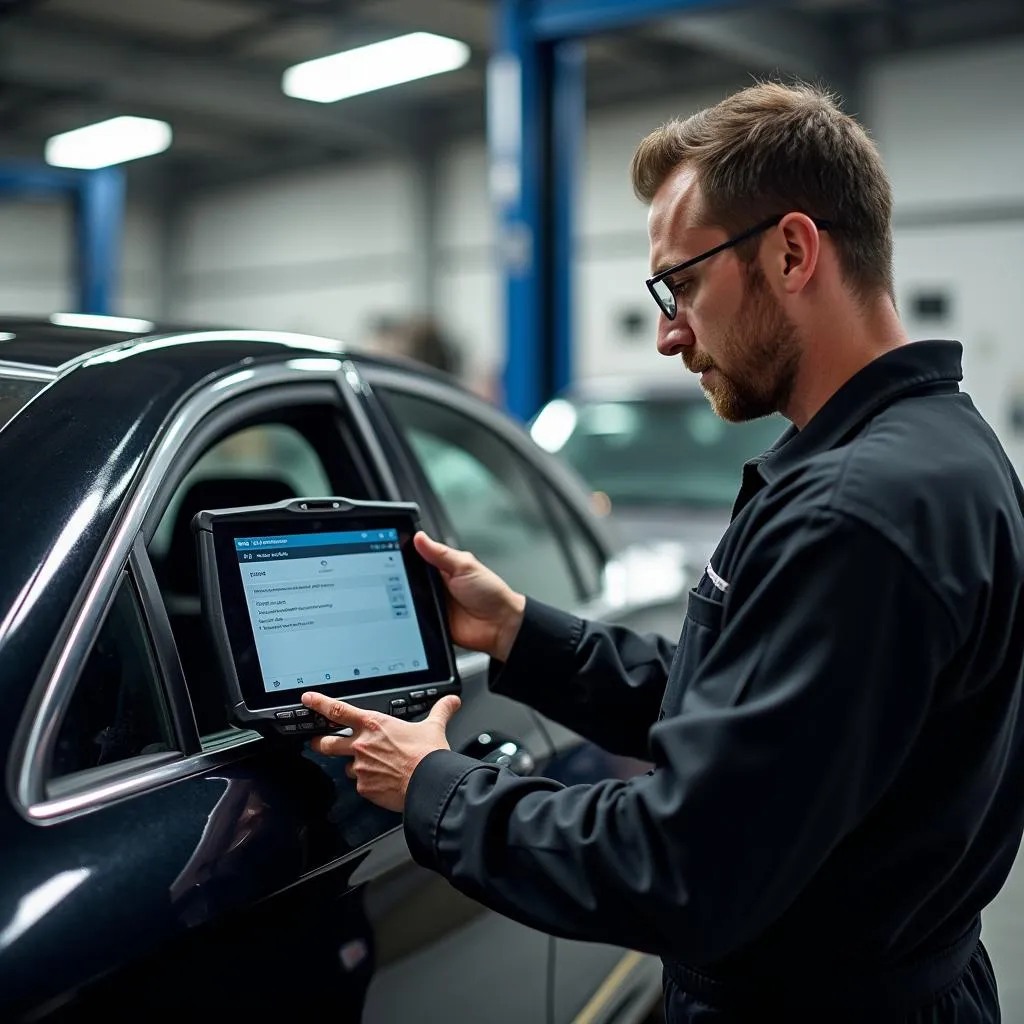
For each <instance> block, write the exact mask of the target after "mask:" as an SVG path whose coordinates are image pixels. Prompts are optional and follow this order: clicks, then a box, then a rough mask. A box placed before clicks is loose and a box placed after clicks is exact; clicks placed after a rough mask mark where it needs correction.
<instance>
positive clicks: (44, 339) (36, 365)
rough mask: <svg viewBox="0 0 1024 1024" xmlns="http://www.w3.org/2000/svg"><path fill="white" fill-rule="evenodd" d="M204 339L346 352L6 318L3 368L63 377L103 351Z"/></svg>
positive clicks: (302, 341)
mask: <svg viewBox="0 0 1024 1024" xmlns="http://www.w3.org/2000/svg"><path fill="white" fill-rule="evenodd" d="M203 335H210V336H211V340H217V341H223V340H224V339H225V338H226V337H228V336H235V337H237V338H238V339H239V340H240V341H250V342H264V343H265V342H274V341H276V342H278V343H279V344H280V343H282V342H286V343H287V344H288V346H289V347H292V348H294V347H306V348H309V349H310V350H314V351H319V352H323V351H325V350H329V351H331V353H332V354H334V355H342V354H344V353H345V346H344V345H343V344H342V343H341V342H340V341H327V340H326V339H323V338H315V337H313V336H309V335H296V334H291V333H288V332H273V331H270V332H267V331H252V330H244V329H232V328H230V327H228V328H225V327H222V326H219V325H216V326H214V325H208V324H207V325H196V324H187V325H183V324H170V323H155V322H152V321H147V320H137V319H132V318H127V317H104V316H91V315H85V314H77V313H76V314H55V315H54V316H52V317H13V316H0V367H2V366H3V365H4V364H7V365H12V364H13V365H16V366H21V367H30V368H33V369H38V370H41V371H44V372H46V371H50V372H53V373H56V374H59V373H61V372H62V371H64V370H67V369H71V368H72V367H74V366H76V365H79V364H81V363H82V362H84V361H85V360H86V359H88V358H89V357H90V356H94V355H97V354H99V353H101V352H110V351H125V352H127V351H128V350H129V349H131V348H133V347H135V346H141V348H142V349H144V348H145V346H142V343H143V342H148V341H154V340H156V339H158V338H159V339H160V340H161V342H162V344H161V346H160V347H161V348H163V349H166V348H168V347H170V346H172V345H174V344H175V341H176V340H177V341H178V343H180V344H181V345H185V344H189V345H193V344H196V343H201V342H202V341H203ZM214 336H216V338H215V339H214ZM140 351H141V349H140ZM190 351H192V350H191V349H190Z"/></svg>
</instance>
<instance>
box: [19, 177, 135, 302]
mask: <svg viewBox="0 0 1024 1024" xmlns="http://www.w3.org/2000/svg"><path fill="white" fill-rule="evenodd" d="M124 195H125V186H124V172H123V171H121V169H120V168H117V167H103V168H100V169H99V170H95V171H74V170H64V169H62V168H59V167H47V166H45V165H44V166H38V165H34V164H6V163H5V164H0V196H8V197H10V198H15V199H23V198H40V197H45V198H49V197H57V198H65V199H70V200H71V202H72V204H73V208H74V211H75V263H74V266H75V276H76V288H75V292H76V294H75V300H76V308H75V310H74V312H76V313H99V314H107V313H111V312H113V310H112V308H111V303H112V300H113V297H114V295H115V292H116V283H117V271H118V266H119V263H120V243H121V232H122V229H123V225H124Z"/></svg>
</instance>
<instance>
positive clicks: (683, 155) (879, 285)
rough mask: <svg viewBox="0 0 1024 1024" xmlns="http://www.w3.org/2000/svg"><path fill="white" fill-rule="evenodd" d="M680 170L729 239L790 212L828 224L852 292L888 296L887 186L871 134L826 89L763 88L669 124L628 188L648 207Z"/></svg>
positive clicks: (646, 148) (644, 146) (640, 158)
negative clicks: (689, 175)
mask: <svg viewBox="0 0 1024 1024" xmlns="http://www.w3.org/2000/svg"><path fill="white" fill-rule="evenodd" d="M681 164H687V165H689V166H691V167H693V168H694V170H695V171H696V172H697V181H698V182H699V184H700V191H701V196H702V199H703V212H702V222H704V223H708V224H714V225H716V226H721V227H723V228H725V229H726V230H727V231H729V233H730V234H735V233H738V232H740V231H743V230H745V229H746V228H749V227H751V226H753V225H754V224H756V223H758V222H760V221H762V220H766V219H767V218H769V217H773V216H775V215H776V214H781V213H788V212H789V211H791V210H799V211H802V212H803V213H806V214H808V215H810V216H813V217H819V218H822V219H825V220H828V221H830V222H832V224H834V225H835V228H834V230H833V231H831V232H830V236H831V237H832V238H833V241H834V243H835V246H836V250H837V252H838V256H839V262H840V266H841V267H842V270H843V274H844V276H845V278H846V280H847V281H848V283H849V284H850V286H851V288H852V289H853V290H854V291H855V292H856V293H857V294H859V295H860V296H862V297H865V298H866V297H868V296H870V295H872V294H877V293H878V292H879V291H880V290H884V291H885V292H887V293H888V294H889V295H890V296H892V294H893V285H892V224H891V221H892V187H891V186H890V184H889V178H888V176H887V175H886V173H885V168H884V167H883V165H882V159H881V157H880V156H879V153H878V149H877V148H876V146H875V144H874V143H873V142H872V141H871V139H870V138H869V137H868V134H867V132H866V131H865V130H864V129H863V128H862V127H861V126H860V125H859V124H858V123H857V122H856V121H855V120H854V119H853V118H852V117H850V116H849V115H848V114H845V113H843V111H842V110H840V109H839V105H838V103H837V101H836V100H835V98H834V97H833V96H831V95H830V94H829V93H827V92H825V91H824V90H821V89H819V88H817V87H815V86H811V85H807V84H805V83H798V84H795V85H783V84H781V83H778V82H761V83H758V84H756V85H752V86H749V87H748V88H746V89H742V90H741V91H740V92H737V93H735V94H733V95H732V96H730V97H728V98H727V99H725V100H723V101H722V102H721V103H718V104H716V105H715V106H713V107H709V108H707V109H706V110H701V111H699V112H698V113H696V114H693V115H692V116H691V117H688V118H686V119H685V120H682V119H678V118H677V119H675V120H672V121H669V122H667V123H666V124H663V125H662V126H661V127H660V128H657V129H656V130H655V131H653V132H651V134H650V135H648V136H647V138H645V139H644V140H643V141H642V142H641V143H640V145H639V146H638V147H637V150H636V152H635V153H634V154H633V162H632V166H631V168H630V174H631V176H632V179H633V191H634V192H635V193H636V195H637V197H638V198H640V199H641V200H643V201H644V202H645V203H650V202H651V201H652V200H653V198H654V195H655V193H656V192H657V191H658V189H659V188H660V187H661V185H662V184H663V183H664V182H665V180H666V179H667V178H668V176H669V175H670V174H671V173H672V171H673V170H675V168H677V167H678V166H680V165H681ZM753 251H756V246H755V247H754V250H753ZM749 255H750V258H752V255H753V252H750V254H749Z"/></svg>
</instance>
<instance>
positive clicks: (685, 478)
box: [530, 374, 787, 578]
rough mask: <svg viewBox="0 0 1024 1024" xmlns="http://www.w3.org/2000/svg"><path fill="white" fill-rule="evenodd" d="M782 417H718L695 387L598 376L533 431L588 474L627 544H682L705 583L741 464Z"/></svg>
mask: <svg viewBox="0 0 1024 1024" xmlns="http://www.w3.org/2000/svg"><path fill="white" fill-rule="evenodd" d="M786 426H787V422H786V420H785V419H784V418H783V417H782V416H780V415H778V414H776V415H772V416H767V417H765V418H763V419H759V420H752V421H751V422H748V423H727V422H725V421H724V420H722V419H721V418H720V417H718V416H717V415H716V414H715V412H714V410H713V409H712V408H711V405H710V403H709V402H708V400H707V398H706V397H705V395H704V393H703V392H702V390H701V388H700V386H699V384H697V382H696V380H695V379H693V378H690V377H688V376H683V375H682V374H680V375H678V377H677V378H675V379H673V380H671V381H667V380H650V379H646V380H645V379H629V378H620V377H592V378H588V379H583V380H580V381H578V382H576V383H574V384H573V385H572V386H571V387H570V388H569V389H567V390H566V391H564V392H563V393H562V394H560V395H558V396H557V397H556V398H554V399H552V400H551V401H550V402H548V403H547V404H546V405H545V406H544V407H543V408H542V409H541V410H540V412H538V413H537V415H536V416H535V417H534V418H533V420H532V422H531V424H530V433H531V435H532V437H533V439H534V441H536V442H537V444H538V445H540V447H542V448H544V449H545V450H547V451H549V452H551V453H553V454H554V455H556V456H557V457H559V458H560V459H561V460H562V461H563V462H564V463H565V464H566V465H567V466H569V467H570V468H571V469H572V470H573V471H575V473H576V474H577V475H578V476H580V477H581V478H582V479H583V481H584V483H585V484H586V486H587V487H589V488H590V490H591V492H592V501H593V504H594V506H595V508H596V509H597V510H598V511H603V512H604V513H605V514H606V515H607V516H608V518H609V520H610V522H611V524H612V525H613V527H614V528H615V529H616V530H617V532H618V533H619V535H620V536H621V537H622V539H623V541H624V542H625V543H626V544H628V545H636V544H642V545H648V546H649V545H655V546H657V545H665V544H668V545H676V546H680V545H681V548H682V557H683V559H684V561H685V564H686V567H687V573H688V575H690V576H691V578H695V577H696V576H699V574H700V573H701V572H702V571H703V569H704V566H705V565H706V564H707V561H708V558H709V557H710V555H711V553H712V552H713V551H714V549H715V546H716V545H717V544H718V541H719V539H720V538H721V536H722V534H723V533H724V532H725V528H726V526H727V525H728V523H729V516H730V513H731V511H732V505H733V502H734V501H735V498H736V494H737V491H738V490H739V485H740V478H741V474H742V468H743V463H744V462H745V461H747V460H748V459H750V458H752V457H754V456H756V455H759V454H760V453H761V452H763V451H764V450H765V449H766V448H768V447H769V446H770V445H772V444H773V443H774V442H775V441H776V440H777V439H778V437H779V435H780V434H782V432H783V430H784V429H785V428H786Z"/></svg>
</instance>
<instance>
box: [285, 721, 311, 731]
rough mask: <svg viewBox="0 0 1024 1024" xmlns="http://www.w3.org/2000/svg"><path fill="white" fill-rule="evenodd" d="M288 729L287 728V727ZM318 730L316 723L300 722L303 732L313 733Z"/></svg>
mask: <svg viewBox="0 0 1024 1024" xmlns="http://www.w3.org/2000/svg"><path fill="white" fill-rule="evenodd" d="M285 728H287V726H286V727H285ZM315 728H316V722H299V729H301V730H302V732H312V731H313V730H314V729H315Z"/></svg>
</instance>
